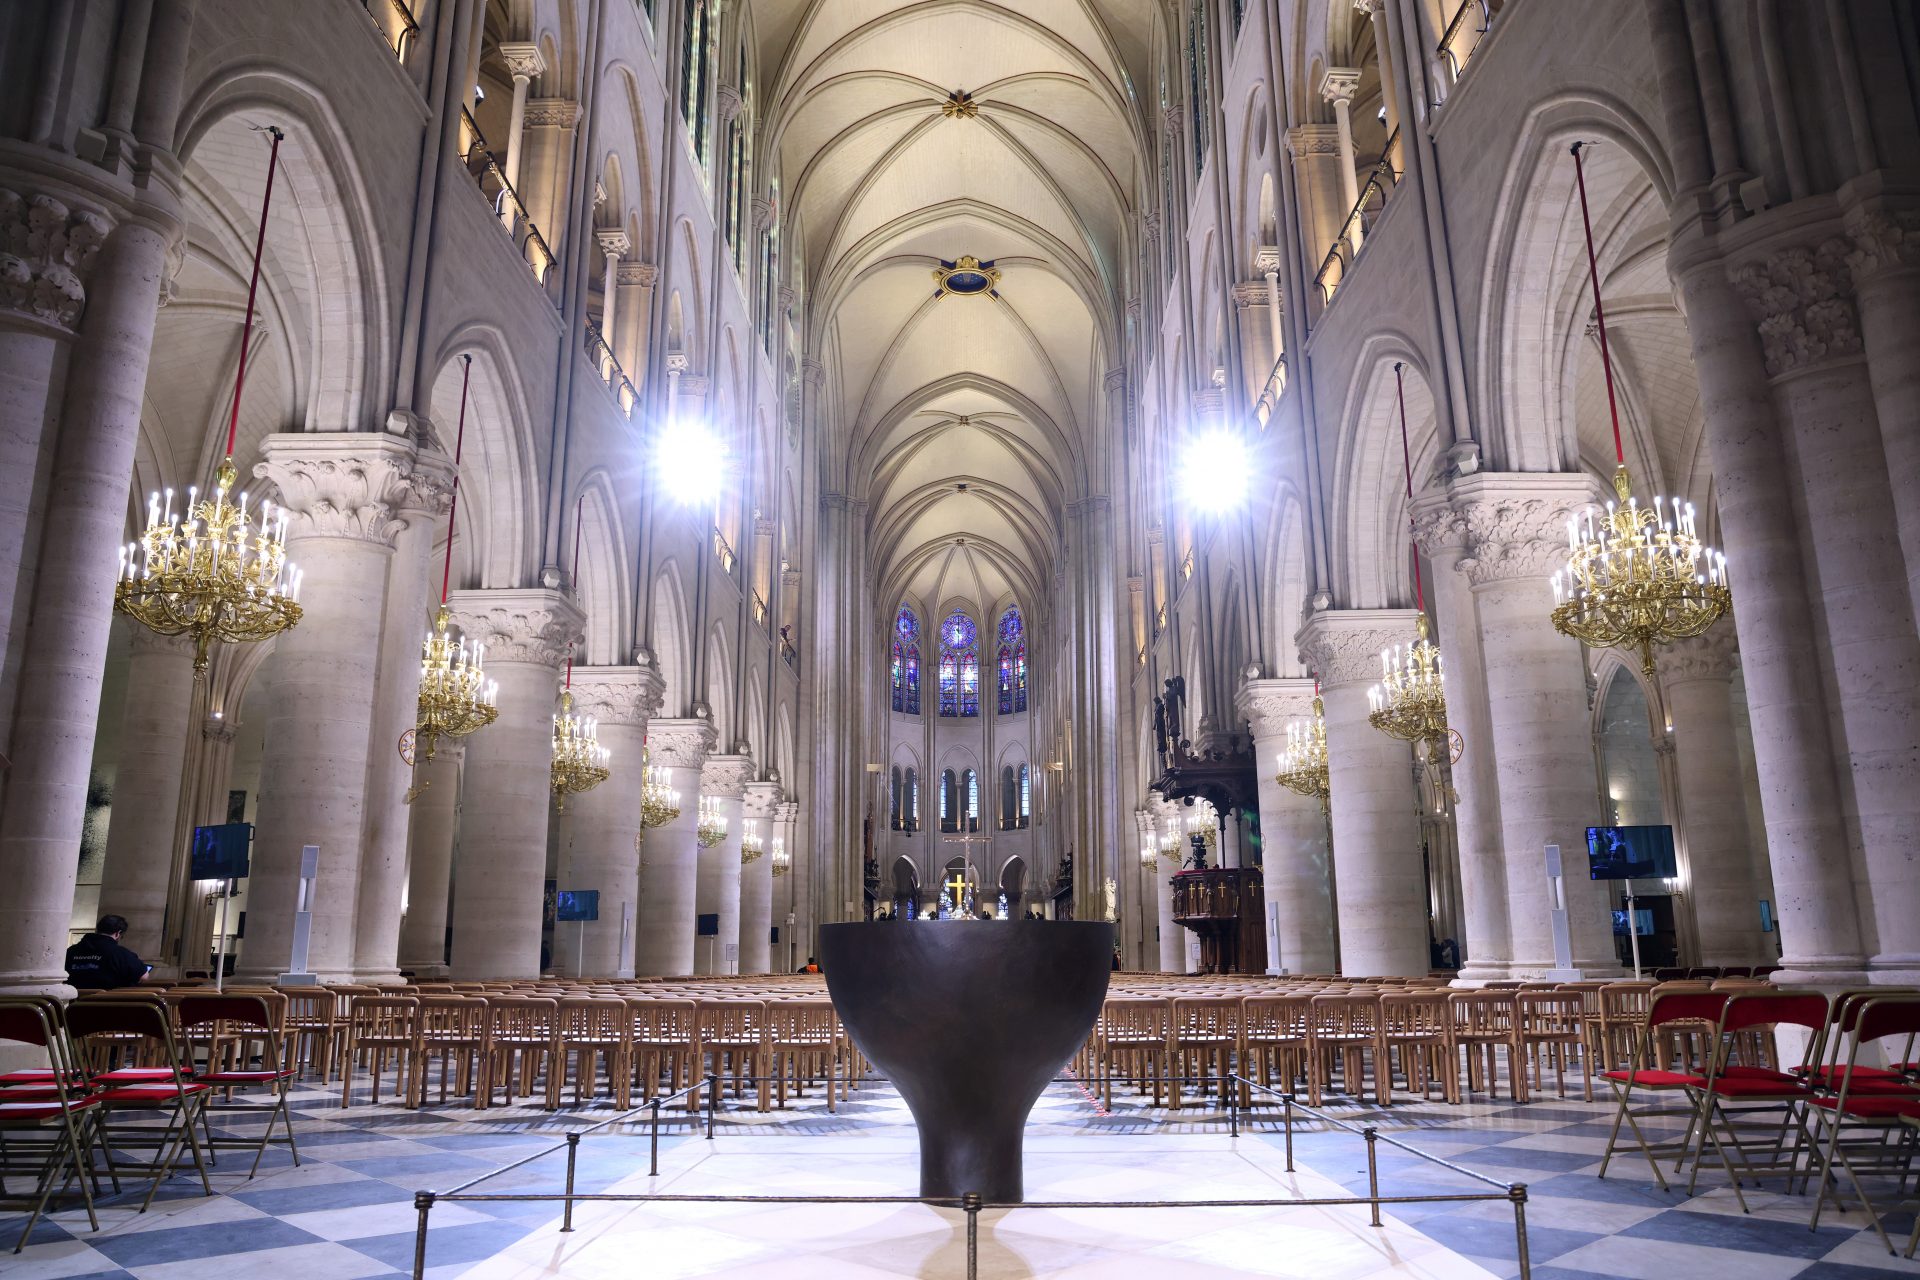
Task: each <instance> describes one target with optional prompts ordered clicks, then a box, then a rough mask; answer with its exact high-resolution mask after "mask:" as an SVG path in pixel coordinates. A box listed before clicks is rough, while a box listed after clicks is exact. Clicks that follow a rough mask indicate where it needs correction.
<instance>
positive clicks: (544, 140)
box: [515, 98, 592, 253]
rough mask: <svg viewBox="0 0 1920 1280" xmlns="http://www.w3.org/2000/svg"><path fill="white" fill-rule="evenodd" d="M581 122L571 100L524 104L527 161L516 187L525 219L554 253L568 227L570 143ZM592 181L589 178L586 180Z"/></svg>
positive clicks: (523, 143) (522, 141) (523, 137)
mask: <svg viewBox="0 0 1920 1280" xmlns="http://www.w3.org/2000/svg"><path fill="white" fill-rule="evenodd" d="M579 123H580V104H579V103H577V102H575V101H573V100H572V99H570V98H534V99H531V100H530V101H528V103H527V112H526V123H525V124H524V126H523V127H522V131H521V134H520V145H521V148H522V149H523V150H524V151H525V153H526V159H525V160H523V161H522V162H521V163H520V177H521V180H522V181H521V184H520V185H518V186H516V187H515V190H517V191H518V192H519V193H520V198H521V200H522V202H523V203H525V205H526V207H527V216H528V217H530V218H532V219H533V224H534V226H536V227H538V228H540V234H541V235H543V236H545V237H546V238H547V245H548V247H549V248H551V249H552V250H553V251H554V252H555V253H560V252H562V249H561V247H560V241H561V240H562V239H564V235H563V228H565V227H566V224H567V221H568V219H567V212H566V211H567V209H568V208H569V207H570V206H569V200H570V198H571V196H570V184H571V178H572V173H573V142H574V135H575V131H576V129H577V128H578V126H579ZM587 180H588V181H589V182H591V181H592V178H591V176H589V178H588V179H587Z"/></svg>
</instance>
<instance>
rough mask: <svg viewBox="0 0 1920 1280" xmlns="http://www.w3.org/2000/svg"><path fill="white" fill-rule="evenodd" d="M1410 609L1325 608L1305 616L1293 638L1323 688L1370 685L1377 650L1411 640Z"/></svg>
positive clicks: (1376, 664)
mask: <svg viewBox="0 0 1920 1280" xmlns="http://www.w3.org/2000/svg"><path fill="white" fill-rule="evenodd" d="M1414 613H1415V611H1414V610H1412V609H1328V610H1325V611H1324V612H1321V613H1316V614H1314V615H1313V616H1312V617H1310V618H1308V619H1307V621H1306V625H1305V626H1303V627H1301V628H1300V634H1299V635H1298V637H1296V639H1297V641H1298V643H1299V645H1300V652H1301V655H1302V656H1303V657H1305V658H1306V660H1307V664H1308V665H1309V666H1310V667H1312V668H1313V670H1314V671H1316V672H1318V673H1319V676H1320V683H1321V685H1322V686H1324V687H1332V686H1335V685H1346V684H1372V683H1374V682H1375V681H1377V680H1379V678H1380V653H1381V651H1382V650H1384V649H1391V648H1392V647H1393V646H1394V645H1397V644H1407V643H1410V642H1411V641H1412V640H1413V637H1414V630H1413V620H1414Z"/></svg>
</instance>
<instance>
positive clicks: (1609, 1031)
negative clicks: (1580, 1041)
mask: <svg viewBox="0 0 1920 1280" xmlns="http://www.w3.org/2000/svg"><path fill="white" fill-rule="evenodd" d="M1659 985H1660V984H1659V983H1657V982H1610V983H1608V984H1607V985H1606V986H1604V987H1602V988H1600V1014H1599V1017H1598V1018H1596V1019H1595V1020H1594V1021H1593V1022H1592V1023H1591V1024H1589V1025H1590V1029H1591V1035H1592V1049H1593V1060H1594V1066H1595V1069H1596V1070H1599V1071H1603V1072H1604V1071H1611V1070H1615V1069H1617V1068H1620V1067H1624V1066H1626V1065H1628V1064H1629V1063H1631V1062H1632V1061H1633V1057H1634V1053H1635V1052H1636V1051H1637V1050H1638V1049H1639V1047H1640V1042H1641V1040H1642V1039H1643V1038H1644V1037H1645V1035H1646V1027H1647V1011H1648V1010H1649V1009H1650V1008H1652V1007H1653V989H1654V988H1655V987H1657V986H1659Z"/></svg>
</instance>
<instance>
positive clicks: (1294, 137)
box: [1287, 124, 1340, 157]
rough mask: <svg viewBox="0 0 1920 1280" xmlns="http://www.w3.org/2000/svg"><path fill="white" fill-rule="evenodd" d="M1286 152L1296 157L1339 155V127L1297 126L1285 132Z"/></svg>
mask: <svg viewBox="0 0 1920 1280" xmlns="http://www.w3.org/2000/svg"><path fill="white" fill-rule="evenodd" d="M1287 150H1288V151H1289V152H1291V153H1292V154H1293V155H1295V156H1298V157H1304V156H1337V155H1339V154H1340V127H1339V126H1338V125H1331V124H1299V125H1295V126H1294V127H1293V128H1291V129H1289V130H1287Z"/></svg>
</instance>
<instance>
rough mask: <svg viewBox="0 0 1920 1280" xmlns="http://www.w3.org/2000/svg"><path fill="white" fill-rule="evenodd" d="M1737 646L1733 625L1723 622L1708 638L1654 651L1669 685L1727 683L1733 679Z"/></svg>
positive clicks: (1710, 632)
mask: <svg viewBox="0 0 1920 1280" xmlns="http://www.w3.org/2000/svg"><path fill="white" fill-rule="evenodd" d="M1734 645H1735V636H1734V629H1733V625H1732V622H1731V621H1730V620H1722V621H1721V622H1720V623H1719V624H1717V625H1716V626H1714V627H1713V628H1712V629H1711V630H1710V631H1708V632H1707V633H1706V634H1705V635H1702V636H1694V637H1692V638H1691V639H1687V640H1676V641H1674V642H1673V643H1671V644H1664V645H1661V646H1660V647H1659V648H1658V649H1656V650H1655V651H1654V660H1655V661H1656V662H1657V663H1658V664H1659V666H1660V678H1661V679H1662V680H1663V681H1665V682H1666V683H1667V684H1669V685H1676V684H1686V683H1687V682H1689V681H1693V680H1717V681H1719V682H1720V683H1722V684H1725V683H1726V682H1727V681H1729V680H1731V679H1732V678H1733V668H1734Z"/></svg>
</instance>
